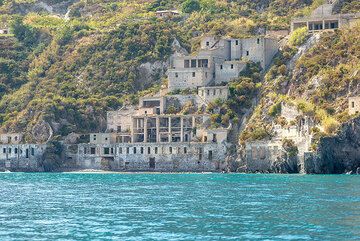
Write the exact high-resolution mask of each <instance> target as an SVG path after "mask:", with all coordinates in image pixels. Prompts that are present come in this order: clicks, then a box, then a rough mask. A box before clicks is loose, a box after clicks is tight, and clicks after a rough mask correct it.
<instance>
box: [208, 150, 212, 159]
mask: <svg viewBox="0 0 360 241" xmlns="http://www.w3.org/2000/svg"><path fill="white" fill-rule="evenodd" d="M208 157H209V160H212V159H213V152H212V151H209V156H208Z"/></svg>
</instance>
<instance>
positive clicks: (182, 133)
mask: <svg viewBox="0 0 360 241" xmlns="http://www.w3.org/2000/svg"><path fill="white" fill-rule="evenodd" d="M180 142H184V117H180Z"/></svg>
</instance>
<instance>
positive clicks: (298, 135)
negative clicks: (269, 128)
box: [245, 103, 315, 171]
mask: <svg viewBox="0 0 360 241" xmlns="http://www.w3.org/2000/svg"><path fill="white" fill-rule="evenodd" d="M281 116H282V117H283V118H284V119H285V120H286V121H287V123H294V124H288V125H286V126H284V127H283V126H281V125H278V124H276V125H274V126H273V136H272V138H271V139H269V140H258V141H248V142H246V144H245V159H246V160H245V161H246V164H247V168H248V171H269V170H270V167H271V165H272V164H273V163H275V162H276V161H277V160H279V159H281V158H282V157H283V155H284V154H285V153H286V152H285V150H284V147H283V141H284V140H292V141H293V142H294V144H295V145H296V146H297V147H298V160H299V163H298V165H299V166H300V170H301V171H303V168H304V156H305V155H306V154H307V153H308V152H310V149H311V141H312V134H311V129H312V128H313V127H314V126H315V124H314V121H313V120H312V118H310V117H307V116H303V115H302V114H301V113H300V112H299V111H298V110H297V108H296V107H295V106H291V105H287V104H284V103H282V106H281Z"/></svg>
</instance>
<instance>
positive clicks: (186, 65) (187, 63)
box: [184, 59, 190, 68]
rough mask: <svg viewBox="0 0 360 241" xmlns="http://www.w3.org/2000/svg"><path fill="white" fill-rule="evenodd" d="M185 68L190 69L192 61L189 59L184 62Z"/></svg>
mask: <svg viewBox="0 0 360 241" xmlns="http://www.w3.org/2000/svg"><path fill="white" fill-rule="evenodd" d="M184 68H190V61H189V60H188V59H187V60H184Z"/></svg>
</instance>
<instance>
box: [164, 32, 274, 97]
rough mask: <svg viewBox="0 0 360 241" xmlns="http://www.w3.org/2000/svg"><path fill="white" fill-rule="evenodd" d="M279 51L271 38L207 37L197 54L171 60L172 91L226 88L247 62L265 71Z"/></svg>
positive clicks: (170, 86) (170, 84) (170, 77)
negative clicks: (215, 87) (221, 86)
mask: <svg viewBox="0 0 360 241" xmlns="http://www.w3.org/2000/svg"><path fill="white" fill-rule="evenodd" d="M278 48H279V46H278V42H277V40H275V39H272V38H265V37H258V38H248V39H229V38H217V37H214V36H209V37H205V38H203V39H202V41H201V46H200V50H199V52H198V53H197V54H195V55H183V56H175V57H173V58H172V60H171V66H170V69H169V70H168V77H169V90H170V91H174V90H178V89H187V88H197V87H203V86H210V85H221V84H226V83H228V82H229V81H231V80H233V79H235V78H237V77H239V74H240V72H241V71H242V70H244V69H245V67H246V63H247V62H248V61H252V62H255V63H260V65H261V67H262V68H263V69H266V68H267V67H268V66H269V65H270V63H271V61H272V59H273V57H274V55H275V54H276V53H277V52H278Z"/></svg>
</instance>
